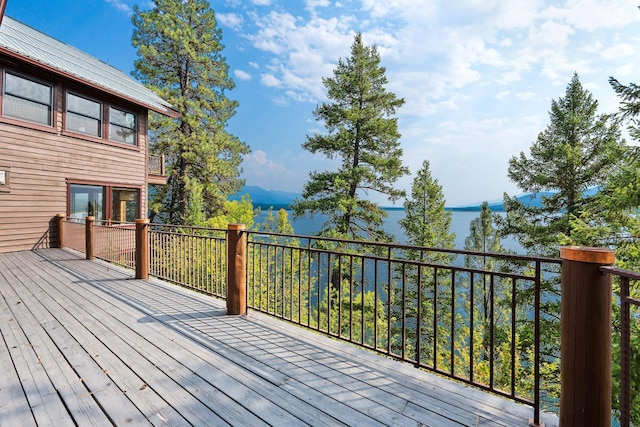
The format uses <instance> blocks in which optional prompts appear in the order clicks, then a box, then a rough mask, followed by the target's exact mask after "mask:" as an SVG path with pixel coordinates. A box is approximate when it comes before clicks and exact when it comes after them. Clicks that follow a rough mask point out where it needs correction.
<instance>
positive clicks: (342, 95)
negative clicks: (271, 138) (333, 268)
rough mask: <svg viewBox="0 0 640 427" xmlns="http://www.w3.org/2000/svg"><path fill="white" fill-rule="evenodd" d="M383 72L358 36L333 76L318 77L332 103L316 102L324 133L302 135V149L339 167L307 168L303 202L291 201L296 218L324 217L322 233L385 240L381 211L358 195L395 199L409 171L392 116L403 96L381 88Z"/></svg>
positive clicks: (384, 81) (376, 57)
mask: <svg viewBox="0 0 640 427" xmlns="http://www.w3.org/2000/svg"><path fill="white" fill-rule="evenodd" d="M385 72H386V70H385V68H384V67H382V66H380V56H379V54H378V51H377V49H376V47H375V46H365V45H364V44H363V42H362V35H361V34H357V35H356V36H355V40H354V42H353V45H352V46H351V56H350V57H349V58H347V59H346V61H342V59H340V60H339V61H338V65H337V67H336V68H335V70H334V76H333V77H332V78H324V79H323V84H324V86H325V88H326V89H327V96H328V98H329V99H330V100H331V101H332V102H325V103H323V104H321V105H319V106H318V107H317V108H316V109H315V110H314V116H315V118H316V120H318V121H321V122H323V123H324V126H325V127H326V129H327V133H326V134H314V135H310V136H307V141H306V142H305V143H304V144H303V147H304V148H305V149H306V150H308V151H310V152H311V153H314V154H315V153H322V154H324V155H326V156H327V157H328V158H338V159H340V160H341V166H340V168H339V169H338V170H337V171H324V172H318V171H315V172H312V173H311V174H310V179H309V181H308V182H307V183H306V185H305V187H304V190H303V193H302V197H303V198H302V200H298V201H296V202H295V203H294V205H293V210H294V212H295V215H296V216H302V215H305V214H311V215H313V214H316V213H322V214H326V215H328V217H329V219H328V221H327V223H326V224H325V225H324V228H323V230H322V232H321V234H324V235H337V236H339V237H348V238H356V239H362V238H366V239H373V240H387V239H389V236H387V235H386V233H385V232H384V231H383V228H382V226H383V220H384V218H385V216H386V214H385V212H384V211H383V210H382V209H381V208H380V207H379V206H378V205H377V204H375V203H373V202H371V201H369V200H366V199H364V198H363V196H366V195H367V194H368V192H377V193H381V194H384V195H386V196H387V197H388V198H389V200H391V201H395V200H397V199H398V198H400V197H402V196H403V195H404V192H403V191H401V190H398V189H396V188H394V187H393V184H394V183H395V181H396V180H397V179H398V178H400V177H401V176H403V175H405V174H407V173H408V170H407V168H406V167H404V166H402V161H401V156H402V149H401V148H400V143H399V139H400V134H399V133H398V124H397V119H395V118H393V117H392V116H393V114H395V112H396V109H397V108H399V107H400V106H402V104H403V103H404V100H403V99H399V98H397V97H396V95H395V94H394V93H392V92H388V91H387V90H386V89H385V85H386V84H387V78H386V76H385Z"/></svg>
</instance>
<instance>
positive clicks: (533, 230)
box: [502, 74, 624, 256]
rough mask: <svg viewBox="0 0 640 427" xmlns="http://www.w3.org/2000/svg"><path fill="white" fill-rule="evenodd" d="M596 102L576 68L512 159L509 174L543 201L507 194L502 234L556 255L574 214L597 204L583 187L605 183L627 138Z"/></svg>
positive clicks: (568, 233)
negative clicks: (525, 147) (527, 148)
mask: <svg viewBox="0 0 640 427" xmlns="http://www.w3.org/2000/svg"><path fill="white" fill-rule="evenodd" d="M597 108H598V102H597V101H596V100H595V99H594V98H593V96H592V95H591V94H590V93H589V92H588V91H587V90H585V89H584V88H583V87H582V85H581V84H580V81H579V79H578V75H577V74H574V75H573V78H572V79H571V82H570V83H569V85H568V86H567V89H566V93H565V96H564V98H560V99H559V100H557V101H555V100H554V101H552V103H551V111H550V113H549V117H550V123H549V125H548V126H547V128H546V129H545V130H544V131H542V132H541V133H540V134H539V135H538V138H537V140H536V142H534V143H533V145H532V146H531V155H530V157H527V156H526V155H525V154H524V153H520V155H519V156H518V157H512V158H511V160H510V161H509V172H508V173H509V178H510V179H511V181H513V182H515V183H516V184H517V185H518V187H520V189H521V190H522V191H523V192H525V193H531V194H534V195H536V194H538V193H541V192H549V193H548V194H543V195H542V203H541V205H540V206H536V205H533V204H531V205H528V204H525V203H523V202H521V201H520V200H518V198H516V197H509V196H508V195H506V194H505V198H504V204H505V209H506V211H507V215H506V221H505V222H504V224H503V225H502V232H503V234H511V235H515V236H516V237H517V238H518V240H519V242H520V243H521V244H522V246H523V247H524V248H526V249H527V250H528V251H529V252H530V253H533V254H536V255H548V256H557V255H558V247H559V246H560V244H561V242H562V241H563V239H566V238H570V237H571V233H572V227H571V222H570V221H571V218H572V217H578V216H580V214H581V212H583V211H585V210H586V209H587V208H588V206H590V205H591V204H593V201H594V198H593V196H589V195H587V194H586V193H585V192H586V190H588V189H591V188H594V187H596V188H598V187H602V186H603V185H604V184H605V183H606V180H607V177H608V176H609V175H610V174H611V173H612V172H614V171H615V170H616V168H617V167H618V166H619V164H620V155H621V153H622V150H623V147H624V141H623V140H622V139H621V136H620V129H619V126H618V123H617V121H615V120H612V118H611V117H610V116H608V115H598V114H597Z"/></svg>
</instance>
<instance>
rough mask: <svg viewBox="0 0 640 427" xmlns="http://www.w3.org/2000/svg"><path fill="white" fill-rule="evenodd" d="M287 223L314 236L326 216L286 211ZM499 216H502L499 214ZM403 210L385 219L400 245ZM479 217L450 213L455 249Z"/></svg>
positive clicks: (513, 246)
mask: <svg viewBox="0 0 640 427" xmlns="http://www.w3.org/2000/svg"><path fill="white" fill-rule="evenodd" d="M288 213H289V221H291V224H292V225H293V229H294V232H295V234H300V235H305V236H307V235H313V234H316V233H317V232H318V231H320V229H321V228H322V225H323V224H324V222H325V221H326V218H327V217H326V216H324V215H316V216H314V217H313V218H310V217H308V216H305V217H302V218H296V219H293V213H292V212H291V211H288ZM266 214H267V212H266V210H263V211H262V212H261V213H260V215H258V217H257V218H256V223H261V222H263V221H264V219H265V217H266ZM499 215H504V214H503V213H499ZM404 216H405V213H404V210H391V211H387V219H386V221H385V226H384V228H385V230H386V231H387V232H388V233H391V234H392V235H394V236H395V237H396V240H397V241H398V242H400V243H406V242H407V238H406V236H405V234H404V231H403V230H402V227H400V224H399V223H398V221H400V220H401V219H402V218H404ZM478 216H480V212H460V211H453V212H451V232H453V233H455V235H456V249H464V239H465V238H466V237H467V236H469V224H470V223H471V221H473V220H474V219H475V218H477V217H478ZM502 245H503V246H504V247H505V249H510V250H513V251H515V252H517V253H524V252H523V250H522V248H521V247H520V245H519V244H518V243H517V242H516V241H515V240H513V239H505V240H503V241H502Z"/></svg>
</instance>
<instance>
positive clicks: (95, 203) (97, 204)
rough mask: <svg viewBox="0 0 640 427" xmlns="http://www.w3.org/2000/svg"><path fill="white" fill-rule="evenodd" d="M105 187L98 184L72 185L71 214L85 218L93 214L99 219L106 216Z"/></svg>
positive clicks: (74, 217) (78, 217)
mask: <svg viewBox="0 0 640 427" xmlns="http://www.w3.org/2000/svg"><path fill="white" fill-rule="evenodd" d="M104 193H105V188H104V187H102V186H98V185H71V187H70V194H69V210H70V212H69V216H70V217H71V218H72V219H80V220H83V221H84V219H85V218H86V217H88V216H93V217H95V218H96V220H97V221H101V220H102V219H103V218H104V203H103V200H104Z"/></svg>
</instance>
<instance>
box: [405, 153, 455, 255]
mask: <svg viewBox="0 0 640 427" xmlns="http://www.w3.org/2000/svg"><path fill="white" fill-rule="evenodd" d="M444 205H445V199H444V193H443V192H442V186H441V185H440V184H438V180H437V179H433V178H432V177H431V171H430V169H429V162H428V161H427V160H425V161H424V162H423V163H422V169H420V170H419V171H418V173H417V175H416V177H415V178H414V179H413V185H412V186H411V198H410V199H407V200H406V201H405V202H404V209H405V217H404V218H403V219H401V220H400V221H399V222H400V226H401V227H402V229H403V230H404V233H405V235H406V236H407V239H408V240H409V243H411V244H412V245H417V246H424V247H428V248H445V249H446V248H453V246H454V243H455V237H456V236H455V234H454V233H451V232H450V227H451V212H449V211H447V210H445V207H444ZM421 254H425V252H424V251H422V252H421ZM435 256H436V257H438V256H437V255H435ZM423 258H424V257H423ZM440 258H441V257H440ZM421 261H426V260H425V259H421ZM432 261H436V260H433V259H432ZM441 261H442V260H441Z"/></svg>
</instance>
